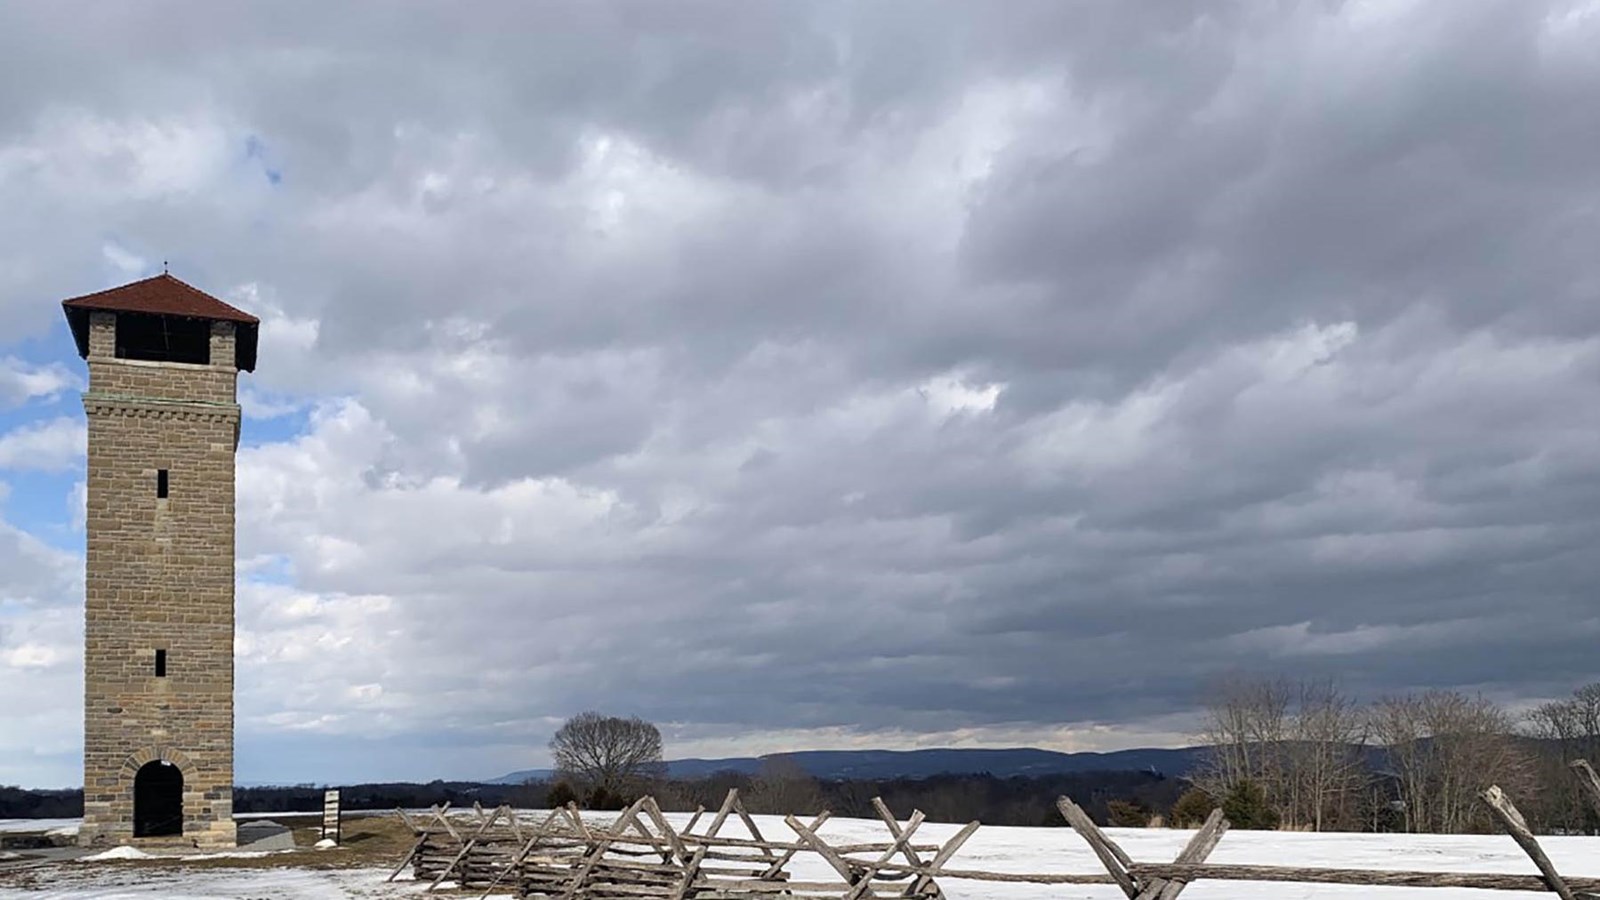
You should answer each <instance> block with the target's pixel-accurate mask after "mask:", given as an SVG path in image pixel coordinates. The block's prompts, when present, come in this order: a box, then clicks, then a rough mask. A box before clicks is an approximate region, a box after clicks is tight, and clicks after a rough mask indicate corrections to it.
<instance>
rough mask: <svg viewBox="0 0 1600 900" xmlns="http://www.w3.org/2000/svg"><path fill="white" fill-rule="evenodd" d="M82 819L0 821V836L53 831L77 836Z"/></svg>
mask: <svg viewBox="0 0 1600 900" xmlns="http://www.w3.org/2000/svg"><path fill="white" fill-rule="evenodd" d="M81 824H83V820H82V819H0V834H3V833H6V832H10V833H13V834H15V833H17V832H20V831H54V832H57V833H59V834H77V833H78V826H79V825H81Z"/></svg>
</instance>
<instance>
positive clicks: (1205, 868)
mask: <svg viewBox="0 0 1600 900" xmlns="http://www.w3.org/2000/svg"><path fill="white" fill-rule="evenodd" d="M1573 773H1574V775H1575V776H1576V777H1577V778H1578V780H1579V783H1580V784H1581V786H1582V788H1583V791H1584V793H1585V794H1586V795H1587V796H1588V798H1589V800H1590V801H1591V802H1592V804H1593V805H1594V807H1595V810H1596V812H1600V776H1597V775H1596V774H1595V770H1594V769H1593V768H1592V767H1591V766H1590V765H1589V764H1588V763H1587V762H1585V761H1582V760H1579V761H1577V762H1575V763H1574V764H1573ZM1480 797H1481V799H1482V800H1483V802H1484V803H1485V804H1486V805H1487V806H1488V808H1489V810H1490V812H1491V813H1492V814H1493V816H1494V818H1495V820H1496V821H1497V822H1498V823H1499V824H1500V826H1501V828H1502V829H1504V830H1505V832H1506V833H1507V834H1508V835H1510V837H1511V838H1512V839H1513V840H1514V841H1515V842H1516V843H1517V845H1518V846H1519V847H1521V848H1522V850H1523V851H1524V852H1525V853H1526V854H1527V855H1528V858H1529V859H1530V860H1531V861H1532V862H1533V864H1534V866H1535V868H1537V869H1538V871H1539V873H1540V874H1538V875H1516V874H1495V873H1451V872H1426V871H1414V872H1406V871H1391V870H1374V869H1333V868H1294V867H1286V866H1264V865H1263V866H1256V865H1215V864H1211V863H1207V862H1206V858H1207V857H1208V856H1209V855H1210V854H1211V851H1212V850H1214V849H1216V846H1217V844H1218V842H1219V841H1221V840H1222V837H1223V835H1224V834H1225V833H1226V832H1227V830H1228V822H1227V820H1226V819H1225V818H1224V817H1223V815H1222V811H1221V810H1215V811H1213V812H1212V814H1211V816H1210V817H1209V818H1208V819H1207V820H1206V821H1205V823H1204V824H1203V825H1202V826H1201V827H1200V829H1199V830H1198V831H1196V832H1195V834H1194V836H1193V837H1192V838H1191V839H1190V841H1189V842H1188V844H1187V845H1186V846H1185V847H1184V848H1183V850H1182V852H1180V853H1179V854H1178V856H1177V858H1176V859H1175V860H1173V861H1172V862H1170V863H1142V862H1135V861H1134V860H1133V859H1131V858H1130V857H1129V856H1128V854H1127V853H1126V852H1124V851H1123V850H1122V848H1121V847H1119V846H1118V845H1117V844H1116V842H1115V841H1113V840H1112V839H1111V838H1110V837H1108V836H1107V835H1106V834H1105V832H1103V831H1101V830H1100V828H1099V827H1098V826H1096V825H1095V824H1094V822H1093V820H1091V819H1090V818H1089V815H1088V814H1087V813H1085V812H1084V811H1083V809H1082V808H1080V807H1079V806H1078V805H1077V804H1075V803H1073V802H1072V801H1071V800H1070V799H1068V798H1066V797H1061V798H1059V799H1058V800H1057V801H1056V806H1057V808H1058V809H1059V810H1060V812H1061V814H1062V815H1063V816H1064V817H1065V818H1066V820H1067V823H1068V824H1069V825H1071V826H1072V829H1073V830H1074V831H1076V832H1077V834H1078V835H1079V836H1080V837H1081V838H1083V840H1084V841H1086V842H1087V843H1088V845H1089V847H1090V849H1091V850H1093V851H1094V854H1095V856H1096V858H1098V859H1099V861H1100V863H1101V865H1102V866H1104V868H1105V872H1104V873H1103V874H1102V873H1060V872H1042V873H1016V872H990V871H984V870H979V869H968V868H962V867H960V866H958V865H952V864H951V863H952V859H953V858H954V857H955V855H956V854H957V853H958V852H959V851H960V850H961V848H962V846H963V845H964V844H965V843H966V842H967V841H968V840H969V839H970V838H971V837H972V835H973V834H974V833H975V832H976V831H977V830H978V828H979V827H980V825H979V823H978V822H971V823H969V824H967V825H966V826H965V827H963V828H961V829H960V830H959V831H957V832H956V833H955V834H954V835H953V836H952V837H950V838H949V839H948V840H946V841H945V842H944V843H943V844H918V843H915V842H914V838H915V836H916V834H917V831H918V829H919V828H920V827H921V826H922V824H923V821H924V817H923V814H922V813H921V812H913V813H912V814H911V817H910V818H909V819H908V820H906V821H904V822H901V821H900V820H899V819H898V818H896V816H895V815H894V814H893V813H892V812H891V811H890V810H889V808H888V807H887V806H886V805H884V803H883V801H882V800H881V799H874V800H873V806H874V808H875V809H876V811H877V813H878V817H879V818H880V819H881V820H882V822H883V825H884V828H885V831H886V837H887V838H888V840H887V841H884V842H879V843H854V844H851V843H829V842H828V840H826V839H824V838H823V837H822V836H820V835H819V834H818V831H819V829H820V828H821V826H822V825H823V823H825V822H826V821H827V820H828V818H829V814H828V813H827V812H823V813H821V814H820V815H817V816H815V817H814V818H812V819H811V821H809V822H805V821H801V820H800V819H799V818H796V817H795V816H792V815H790V816H785V817H784V819H783V822H784V825H785V826H786V827H787V828H788V829H789V830H790V831H791V832H793V835H794V837H793V839H792V840H776V839H769V838H767V837H766V836H765V835H764V834H763V833H762V831H761V829H760V827H759V826H758V825H757V823H756V821H755V819H753V818H752V817H751V816H750V814H749V813H748V812H747V811H746V810H745V807H744V804H743V803H742V802H741V801H740V799H739V793H738V791H737V790H732V791H729V792H728V796H727V798H726V799H725V800H724V801H723V803H722V806H721V807H720V808H718V809H717V810H716V812H714V813H711V814H710V816H709V818H708V817H707V813H706V810H704V809H701V810H697V811H696V812H695V814H694V816H693V817H692V818H691V819H690V820H689V823H688V824H687V825H686V826H685V827H684V828H682V829H674V828H673V827H672V825H671V824H670V823H669V822H668V821H667V818H666V816H664V815H663V814H662V811H661V808H660V807H659V806H658V805H657V804H656V802H655V800H654V799H652V798H651V797H648V796H647V797H642V798H640V799H639V800H638V801H637V802H635V803H634V804H633V805H631V806H629V807H628V808H627V809H625V810H623V811H622V813H621V814H620V815H618V816H617V817H616V819H615V820H614V821H607V822H606V823H605V824H604V825H600V824H592V823H590V822H586V821H584V818H583V815H582V813H580V812H579V810H578V808H577V806H576V805H573V804H569V805H568V806H567V807H565V808H562V809H557V810H552V811H550V812H549V813H548V814H546V815H545V816H544V817H543V819H542V820H540V821H538V822H537V823H530V822H524V821H522V820H521V819H519V818H518V817H517V815H516V813H515V812H514V811H513V810H511V809H510V808H509V807H504V806H502V807H500V808H498V809H495V810H492V811H486V810H484V809H482V808H480V807H476V806H475V807H474V808H473V809H472V810H471V811H470V813H469V814H467V815H465V816H463V815H461V814H459V812H456V813H453V812H452V811H451V810H450V809H449V807H448V804H447V805H446V806H444V807H434V808H433V809H431V810H429V811H428V812H427V813H426V814H423V815H421V816H413V815H408V814H407V813H405V812H403V811H402V812H400V815H401V816H402V817H403V818H404V819H405V821H406V823H407V824H408V825H409V826H410V827H411V829H412V831H413V833H414V835H415V838H416V839H415V842H414V843H413V845H412V847H411V851H410V853H408V854H407V855H406V858H405V859H404V860H402V861H401V863H400V865H399V866H398V867H396V869H395V870H394V873H393V874H392V875H390V876H389V877H390V879H391V880H393V879H394V878H395V877H396V876H398V875H399V874H400V873H401V872H403V871H405V869H406V867H408V866H409V867H411V869H412V872H413V875H414V876H415V877H416V878H417V879H418V880H420V881H427V882H428V885H429V886H428V890H430V891H432V890H434V889H436V888H439V887H441V886H442V885H445V884H453V885H454V886H456V887H458V888H461V889H465V890H477V889H481V890H482V896H484V897H487V896H488V895H489V894H491V893H494V892H496V891H499V892H502V893H513V894H515V895H516V896H518V897H546V898H553V900H779V898H777V897H774V896H773V895H783V898H785V900H882V898H888V897H895V898H902V900H945V895H944V891H943V889H942V888H941V887H940V884H941V882H950V881H982V882H1000V883H1004V882H1010V883H1027V884H1046V885H1049V884H1061V885H1095V884H1103V885H1115V886H1116V887H1117V888H1118V889H1120V891H1121V892H1122V893H1123V894H1126V895H1127V897H1128V898H1129V900H1175V898H1176V897H1177V896H1178V895H1179V894H1180V893H1181V892H1182V891H1183V889H1184V888H1185V887H1186V886H1187V885H1189V884H1191V883H1193V882H1196V881H1202V880H1221V881H1258V882H1299V883H1326V884H1348V885H1364V886H1370V887H1384V886H1388V887H1453V888H1478V889H1486V890H1511V891H1541V892H1550V893H1554V894H1556V895H1558V896H1559V897H1561V898H1562V900H1600V878H1593V877H1588V878H1569V877H1563V876H1562V875H1561V874H1560V873H1559V872H1557V871H1556V869H1555V866H1554V865H1553V864H1552V863H1551V862H1550V859H1549V857H1548V856H1547V855H1546V854H1545V853H1544V850H1543V849H1542V848H1541V847H1540V846H1539V842H1538V840H1537V839H1536V838H1535V837H1534V835H1533V834H1532V833H1531V832H1530V831H1529V829H1528V826H1527V824H1526V822H1525V821H1524V820H1523V818H1522V815H1521V814H1520V813H1519V812H1518V811H1517V808H1516V806H1515V805H1514V804H1513V803H1512V802H1511V800H1510V798H1508V797H1506V795H1505V794H1504V792H1502V791H1501V790H1500V789H1499V788H1498V787H1493V786H1491V787H1489V788H1487V789H1486V790H1484V791H1483V793H1482V794H1481V795H1480ZM609 818H610V817H609V816H607V819H608V820H609ZM733 819H738V820H739V822H740V823H741V824H742V825H743V826H744V829H745V830H746V831H747V832H748V834H749V835H750V836H749V837H734V836H732V835H724V834H722V830H723V827H724V826H725V825H727V824H728V823H729V822H730V821H731V820H733ZM702 822H704V823H705V824H704V828H703V829H701V830H696V829H697V828H698V827H699V826H700V825H701V823H702ZM1596 849H1597V851H1600V847H1597V848H1596ZM800 853H807V854H815V856H816V857H818V858H820V859H821V860H822V861H823V862H825V863H826V864H827V868H828V869H829V870H830V871H831V873H832V876H833V877H831V878H830V879H827V880H818V881H797V880H795V879H793V878H791V877H790V873H789V870H788V868H787V867H788V865H789V863H790V861H791V860H793V859H794V857H795V856H796V854H800ZM1596 856H1597V858H1600V852H1597V854H1596Z"/></svg>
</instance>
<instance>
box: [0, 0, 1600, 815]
mask: <svg viewBox="0 0 1600 900" xmlns="http://www.w3.org/2000/svg"><path fill="white" fill-rule="evenodd" d="M378 11H379V10H378V8H377V7H374V6H371V5H348V6H339V5H335V4H329V3H326V2H322V0H318V2H305V3H293V2H276V3H272V4H265V3H263V4H257V5H255V6H254V7H245V6H241V5H235V4H214V3H201V2H196V3H176V2H167V3H161V2H151V3H142V4H138V5H131V4H99V5H95V6H93V7H92V10H91V8H89V7H81V6H74V5H72V4H45V3H32V4H7V5H5V6H4V7H0V572H3V573H4V574H3V576H0V679H3V689H0V783H22V784H29V785H66V784H77V783H79V782H80V779H81V772H80V769H79V765H80V763H79V753H80V746H81V740H82V730H81V716H82V699H81V692H82V675H81V665H82V652H81V647H80V644H81V641H82V624H81V618H82V566H83V542H84V533H83V521H82V519H83V515H82V507H83V467H84V441H85V438H84V433H85V432H84V424H83V414H82V409H81V406H80V404H79V393H80V392H81V390H82V388H83V386H84V375H83V371H84V370H83V366H82V363H81V362H80V361H79V360H78V359H77V358H76V356H75V354H74V352H73V347H72V343H71V340H70V337H69V335H68V333H67V330H66V327H65V323H64V320H63V317H62V314H61V309H60V306H59V301H60V300H61V299H63V298H65V297H69V296H74V295H78V294H82V293H86V292H89V291H93V290H97V289H100V288H105V287H109V286H113V285H116V284H121V283H124V282H127V281H131V280H134V279H136V278H141V277H145V276H148V275H151V274H153V273H157V272H160V271H161V265H162V261H163V260H170V261H171V266H172V271H173V273H174V274H175V275H177V276H179V277H181V278H183V279H185V280H187V281H189V282H191V283H193V284H195V285H196V286H198V287H201V288H202V289H205V290H208V291H210V292H212V293H215V294H217V295H218V296H220V297H223V298H224V299H227V300H229V301H230V302H233V303H235V304H236V305H238V306H241V307H243V308H245V309H247V310H249V311H251V312H253V313H255V314H257V315H259V316H260V317H261V318H262V320H263V321H262V326H261V351H260V365H259V369H258V371H257V372H256V373H255V374H253V375H243V376H241V392H242V402H243V404H244V409H245V417H246V420H245V425H244V439H243V445H242V446H241V448H240V452H239V460H238V466H239V538H238V553H239V560H240V581H239V588H238V612H239V629H238V630H239V638H238V663H237V673H238V724H237V728H238V768H237V774H238V777H239V779H240V780H242V781H245V782H259V781H333V782H338V781H352V780H376V779H387V778H414V779H431V778H435V777H479V776H494V775H498V774H501V773H503V772H505V771H507V770H510V769H516V768H526V767H532V766H540V765H544V764H546V763H547V761H548V754H547V751H546V747H545V745H546V742H547V740H548V738H549V735H550V733H551V731H552V730H553V729H554V728H555V727H556V726H557V725H558V724H559V723H560V721H561V720H562V719H564V718H565V717H566V716H568V715H571V714H573V713H576V712H579V711H582V710H585V709H589V708H594V709H598V710H601V711H605V712H610V713H617V714H624V715H632V714H637V715H640V716H644V717H646V718H649V719H651V720H654V721H656V722H658V723H660V724H661V725H662V728H663V731H664V733H665V735H666V739H667V745H668V746H667V750H668V754H669V756H689V755H744V754H750V753H758V752H766V751H775V750H786V749H789V750H793V749H808V748H845V747H901V748H903V747H917V746H1013V745H1036V746H1044V747H1052V748H1058V749H1064V750H1073V749H1108V748H1117V747H1126V746H1139V745H1149V744H1180V743H1183V742H1185V741H1186V740H1188V738H1189V735H1190V733H1191V731H1192V729H1193V727H1194V719H1193V713H1194V710H1195V708H1196V704H1197V700H1198V694H1199V691H1200V688H1201V687H1202V686H1203V685H1204V683H1205V682H1206V680H1207V679H1208V678H1212V677H1214V676H1216V675H1218V674H1219V673H1224V672H1229V671H1246V672H1292V673H1308V674H1314V675H1333V676H1338V677H1339V678H1341V679H1342V680H1343V682H1344V684H1345V686H1346V687H1347V688H1348V689H1349V690H1350V691H1352V692H1353V693H1355V694H1357V695H1358V696H1361V697H1364V698H1370V697H1376V696H1379V695H1382V694H1385V693H1391V692H1400V691H1408V690H1414V689H1424V688H1429V687H1455V688H1461V689H1465V690H1469V691H1482V692H1483V693H1485V694H1487V695H1489V696H1492V697H1495V698H1496V699H1500V700H1503V701H1504V702H1507V703H1509V704H1525V703H1529V702H1533V701H1536V700H1539V699H1543V698H1548V697H1554V696H1559V695H1562V694H1566V693H1567V692H1569V691H1570V690H1571V689H1572V688H1573V687H1575V686H1577V685H1578V684H1581V683H1583V682H1586V681H1591V680H1595V679H1596V678H1597V677H1600V654H1597V653H1596V650H1595V648H1596V647H1597V646H1600V602H1597V597H1596V584H1597V581H1600V552H1597V551H1596V544H1597V539H1600V520H1597V514H1600V402H1597V401H1600V391H1597V388H1600V161H1597V159H1600V158H1597V156H1596V153H1597V148H1600V103H1597V102H1596V98H1597V97H1600V53H1597V52H1596V48H1597V47H1600V5H1597V4H1596V3H1595V2H1593V0H1588V2H1577V0H1574V2H1535V0H1503V2H1477V0H1436V2H1406V0H1392V2H1346V3H1339V2H1332V0H1329V2H1306V3H1293V2H1283V3H1262V2H1242V3H1221V2H1219V3H1194V4H1191V3H1175V4H1168V3H1157V4H1147V3H1124V2H1111V0H1107V2H1098V3H1087V2H1086V3H1065V2H1059V0H1049V2H1038V3H1032V2H1020V0H1008V2H1006V3H1003V4H1000V3H976V2H972V3H966V4H943V3H934V2H926V0H918V2H873V3H858V2H838V3H831V2H811V3H750V2H742V0H740V2H735V0H729V2H720V3H710V2H674V3H643V2H640V3H602V2H582V3H579V2H572V3H566V4H559V3H542V4H529V3H513V2H506V3H499V4H494V3H488V2H484V3H475V4H472V5H471V6H470V8H468V7H463V6H460V5H455V4H442V3H439V4H426V5H406V4H399V3H394V4H385V5H384V6H383V7H382V11H383V12H385V13H387V15H384V16H381V17H378V16H371V15H366V14H369V13H375V12H378Z"/></svg>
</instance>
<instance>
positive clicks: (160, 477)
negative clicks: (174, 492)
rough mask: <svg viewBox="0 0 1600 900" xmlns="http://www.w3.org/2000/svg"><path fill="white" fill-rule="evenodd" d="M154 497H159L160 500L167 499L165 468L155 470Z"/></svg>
mask: <svg viewBox="0 0 1600 900" xmlns="http://www.w3.org/2000/svg"><path fill="white" fill-rule="evenodd" d="M156 498H157V499H160V500H165V499H167V470H166V469H158V470H156Z"/></svg>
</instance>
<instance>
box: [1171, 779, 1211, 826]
mask: <svg viewBox="0 0 1600 900" xmlns="http://www.w3.org/2000/svg"><path fill="white" fill-rule="evenodd" d="M1216 808H1217V801H1215V800H1213V799H1211V795H1210V794H1208V793H1206V792H1205V791H1202V790H1200V789H1199V788H1190V789H1188V790H1187V791H1184V792H1183V794H1182V796H1180V797H1178V802H1176V803H1174V804H1172V812H1171V813H1170V814H1169V815H1168V818H1170V819H1171V820H1172V827H1174V828H1197V827H1199V826H1200V824H1201V823H1202V822H1204V821H1205V820H1206V816H1209V815H1211V811H1212V810H1213V809H1216Z"/></svg>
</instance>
